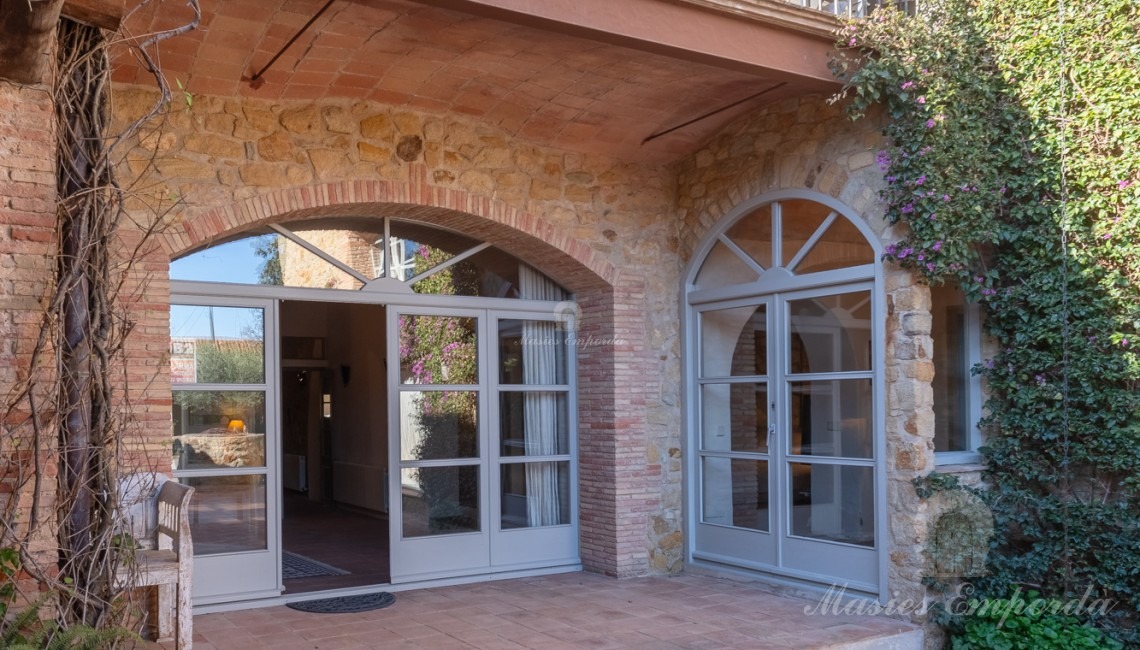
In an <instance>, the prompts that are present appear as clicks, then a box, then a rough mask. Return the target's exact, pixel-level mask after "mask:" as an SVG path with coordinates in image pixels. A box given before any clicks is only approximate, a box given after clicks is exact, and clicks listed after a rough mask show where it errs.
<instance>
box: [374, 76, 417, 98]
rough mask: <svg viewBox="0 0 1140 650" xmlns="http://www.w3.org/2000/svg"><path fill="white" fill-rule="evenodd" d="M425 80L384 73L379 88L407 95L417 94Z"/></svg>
mask: <svg viewBox="0 0 1140 650" xmlns="http://www.w3.org/2000/svg"><path fill="white" fill-rule="evenodd" d="M422 85H423V82H422V81H421V80H419V79H407V78H404V77H398V76H393V75H384V79H383V80H381V82H380V85H379V86H377V88H378V89H383V90H387V91H389V92H394V93H403V94H405V95H415V94H416V93H417V92H418V91H419V89H420V86H422Z"/></svg>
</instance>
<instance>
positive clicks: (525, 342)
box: [499, 320, 567, 386]
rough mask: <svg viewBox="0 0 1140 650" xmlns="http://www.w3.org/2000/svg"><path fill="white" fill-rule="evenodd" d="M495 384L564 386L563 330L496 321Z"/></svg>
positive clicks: (545, 324)
mask: <svg viewBox="0 0 1140 650" xmlns="http://www.w3.org/2000/svg"><path fill="white" fill-rule="evenodd" d="M499 364H500V365H499V383H501V384H529V385H532V386H534V385H546V386H554V385H565V384H566V383H567V380H566V330H565V329H563V327H562V325H561V323H555V322H553V321H537V320H500V321H499Z"/></svg>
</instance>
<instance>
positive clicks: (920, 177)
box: [914, 174, 926, 185]
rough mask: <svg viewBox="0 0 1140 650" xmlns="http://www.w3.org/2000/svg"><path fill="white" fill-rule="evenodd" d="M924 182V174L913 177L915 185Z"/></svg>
mask: <svg viewBox="0 0 1140 650" xmlns="http://www.w3.org/2000/svg"><path fill="white" fill-rule="evenodd" d="M925 182H926V174H923V175H922V176H919V177H918V178H916V179H914V184H915V185H922V184H923V183H925Z"/></svg>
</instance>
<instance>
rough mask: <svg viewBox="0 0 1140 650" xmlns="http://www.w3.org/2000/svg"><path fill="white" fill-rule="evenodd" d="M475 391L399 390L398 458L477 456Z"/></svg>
mask: <svg viewBox="0 0 1140 650" xmlns="http://www.w3.org/2000/svg"><path fill="white" fill-rule="evenodd" d="M478 401H479V394H478V393H477V392H476V391H473V390H467V391H451V390H448V391H430V392H428V391H424V392H416V391H403V392H401V393H400V458H401V459H403V460H442V459H447V458H478V456H479V425H478V422H479V419H478V413H477V410H478Z"/></svg>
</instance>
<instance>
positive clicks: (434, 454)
mask: <svg viewBox="0 0 1140 650" xmlns="http://www.w3.org/2000/svg"><path fill="white" fill-rule="evenodd" d="M487 330H488V327H487V318H486V315H485V312H483V311H464V310H454V309H432V308H415V309H411V308H399V307H392V308H389V310H388V349H389V351H390V354H389V359H390V362H389V364H388V377H389V386H391V387H392V389H391V390H390V391H389V399H390V400H391V401H390V402H389V404H390V409H389V414H390V415H389V427H390V428H389V430H390V431H391V432H393V434H394V435H390V436H389V450H390V453H389V458H390V459H391V460H390V461H389V464H390V467H391V470H390V492H389V493H390V494H392V495H393V498H392V499H391V502H390V506H391V511H390V512H391V514H390V517H391V520H390V523H389V534H390V539H391V567H392V568H391V576H392V582H393V583H398V582H408V581H411V580H429V579H432V578H441V577H458V576H463V575H470V574H476V573H485V572H486V571H487V570H488V567H489V565H490V534H489V531H490V513H489V512H488V503H489V500H488V494H489V483H490V480H489V477H488V464H487V462H486V459H487V458H488V456H489V444H490V441H489V439H488V437H489V436H488V430H489V427H488V426H487V396H486V386H487V385H488V383H489V381H488V379H489V378H488V374H489V372H490V367H489V364H488V363H487V362H486V359H488V354H487V348H488V339H489V337H488V335H487Z"/></svg>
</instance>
